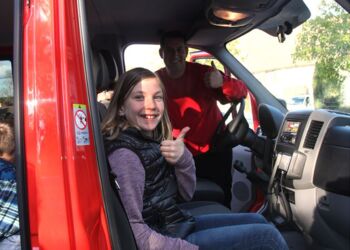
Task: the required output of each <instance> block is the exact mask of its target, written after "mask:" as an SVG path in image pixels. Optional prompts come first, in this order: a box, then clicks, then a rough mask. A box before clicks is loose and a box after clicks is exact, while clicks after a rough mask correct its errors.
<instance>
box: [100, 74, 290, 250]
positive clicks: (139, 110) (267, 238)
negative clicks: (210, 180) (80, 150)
mask: <svg viewBox="0 0 350 250" xmlns="http://www.w3.org/2000/svg"><path fill="white" fill-rule="evenodd" d="M165 103H166V102H165V91H164V87H163V85H162V83H161V81H160V80H159V78H158V77H157V76H156V75H155V74H154V73H152V72H151V71H149V70H146V69H143V68H136V69H133V70H130V71H128V72H126V73H124V74H123V75H122V76H121V77H120V78H119V80H118V82H117V84H116V85H115V89H114V96H113V98H112V101H111V103H110V105H109V108H108V111H107V114H106V116H105V118H104V120H103V122H102V132H103V134H104V136H105V139H106V150H107V153H108V160H109V163H110V166H111V168H112V172H113V173H114V174H115V175H116V176H117V181H118V182H119V184H120V187H121V188H120V190H119V192H120V196H121V200H122V202H123V205H124V207H125V210H126V213H127V216H128V219H129V222H130V225H131V228H132V231H133V233H134V236H135V240H136V244H137V246H138V248H139V249H140V250H143V249H151V250H155V249H173V250H176V249H182V250H187V249H188V250H189V249H270V250H271V249H276V250H277V249H278V250H284V249H288V247H287V245H286V243H285V241H284V239H283V238H282V236H281V234H280V233H279V232H278V230H277V229H276V228H275V227H274V226H272V225H270V224H268V222H267V221H266V220H265V219H264V217H263V216H261V215H259V214H253V213H247V214H244V213H242V214H234V213H232V214H210V215H200V216H195V217H192V216H191V215H189V214H188V213H185V212H184V211H182V210H180V209H179V207H178V206H177V202H178V201H179V200H185V201H189V200H190V199H191V198H192V196H193V193H194V190H195V185H196V175H195V165H194V161H193V157H192V155H191V153H190V152H189V150H188V149H187V148H186V147H185V144H184V142H183V139H184V137H185V136H186V133H187V132H188V131H189V129H190V128H189V127H185V128H183V129H182V130H181V132H180V134H179V136H178V137H177V138H176V140H173V139H172V133H171V124H170V121H169V117H168V114H167V109H166V107H165Z"/></svg>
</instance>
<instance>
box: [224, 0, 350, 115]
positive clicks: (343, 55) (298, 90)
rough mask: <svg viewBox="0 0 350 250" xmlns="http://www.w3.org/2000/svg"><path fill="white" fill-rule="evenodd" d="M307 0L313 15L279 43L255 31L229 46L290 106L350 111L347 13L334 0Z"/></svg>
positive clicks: (270, 89) (349, 59)
mask: <svg viewBox="0 0 350 250" xmlns="http://www.w3.org/2000/svg"><path fill="white" fill-rule="evenodd" d="M305 3H306V4H307V5H308V7H309V9H310V11H311V18H310V19H309V20H308V21H306V22H305V23H303V24H302V25H300V26H299V27H297V28H295V29H294V30H293V32H292V33H291V34H289V35H286V37H285V38H286V39H285V41H284V42H283V43H281V42H279V41H278V38H277V37H274V36H270V35H268V34H267V33H265V32H264V31H261V30H254V31H251V32H250V33H248V34H246V35H244V36H243V37H241V38H239V39H237V40H235V41H232V42H230V43H228V45H227V48H228V50H229V51H230V52H231V53H232V54H233V55H234V56H235V57H236V58H238V60H240V61H241V62H242V63H243V64H244V65H245V66H246V67H247V68H248V69H249V70H250V71H251V72H252V73H253V74H254V75H255V77H256V78H257V79H258V80H259V81H260V82H261V83H262V84H263V85H264V86H265V87H266V88H267V89H268V90H269V91H270V92H271V93H272V94H273V95H274V96H275V97H276V98H279V99H282V100H284V101H286V103H287V108H288V109H289V110H297V109H314V108H326V109H333V110H340V111H345V112H349V111H350V57H349V53H350V40H349V39H348V37H349V29H350V19H349V15H348V14H347V13H346V12H345V11H344V10H342V9H341V8H340V7H339V6H337V3H335V2H333V1H321V0H317V1H316V0H307V1H305ZM257 41H258V43H257Z"/></svg>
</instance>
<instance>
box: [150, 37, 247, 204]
mask: <svg viewBox="0 0 350 250" xmlns="http://www.w3.org/2000/svg"><path fill="white" fill-rule="evenodd" d="M187 53H188V48H187V46H186V45H185V39H184V37H183V36H182V35H181V34H180V33H178V32H169V33H165V34H164V35H163V37H162V38H161V42H160V49H159V54H160V56H161V58H162V59H163V61H164V64H165V68H162V69H160V70H158V71H157V72H156V73H157V74H158V75H159V77H160V78H161V80H162V82H163V83H164V85H165V89H166V92H167V98H168V111H169V116H170V120H171V123H172V126H173V135H174V137H177V136H178V134H179V133H180V131H181V129H182V128H184V127H186V126H189V127H190V128H191V129H190V131H189V132H188V133H187V135H186V139H185V140H184V141H185V143H186V145H187V147H188V148H189V150H190V151H191V152H192V154H193V155H194V159H195V162H196V168H197V170H196V174H197V176H198V177H203V178H207V179H211V180H212V181H214V182H216V183H217V184H218V185H220V186H221V187H222V188H223V190H224V193H225V205H226V206H228V207H230V201H231V196H232V195H231V184H232V177H231V165H232V149H230V148H229V149H227V150H226V151H223V152H216V153H213V152H209V150H210V143H211V141H212V138H213V135H214V133H215V130H216V128H217V126H218V124H219V122H220V121H221V119H222V114H221V112H220V110H219V108H218V106H217V101H220V102H221V103H228V102H231V101H233V100H240V99H241V98H244V97H246V95H247V88H246V86H245V85H244V84H243V82H242V81H239V80H236V79H232V78H230V77H228V76H224V75H223V74H222V73H221V72H220V71H218V70H217V69H216V67H215V65H214V64H212V67H209V66H205V65H201V64H196V63H189V62H186V56H187Z"/></svg>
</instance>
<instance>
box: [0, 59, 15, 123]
mask: <svg viewBox="0 0 350 250" xmlns="http://www.w3.org/2000/svg"><path fill="white" fill-rule="evenodd" d="M9 119H13V79H12V64H11V61H8V60H0V120H9Z"/></svg>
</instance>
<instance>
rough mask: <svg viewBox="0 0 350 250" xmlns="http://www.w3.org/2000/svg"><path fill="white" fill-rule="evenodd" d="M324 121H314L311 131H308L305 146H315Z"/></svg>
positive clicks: (312, 147)
mask: <svg viewBox="0 0 350 250" xmlns="http://www.w3.org/2000/svg"><path fill="white" fill-rule="evenodd" d="M322 125H323V122H320V121H312V122H311V125H310V128H309V131H307V135H306V139H305V142H304V148H311V149H314V148H315V144H316V141H317V138H318V135H319V134H320V131H321V128H322Z"/></svg>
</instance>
